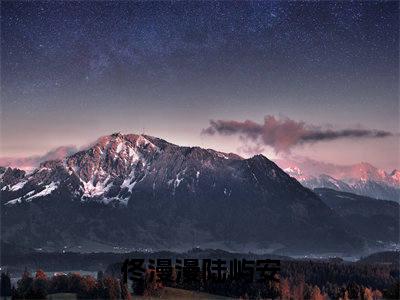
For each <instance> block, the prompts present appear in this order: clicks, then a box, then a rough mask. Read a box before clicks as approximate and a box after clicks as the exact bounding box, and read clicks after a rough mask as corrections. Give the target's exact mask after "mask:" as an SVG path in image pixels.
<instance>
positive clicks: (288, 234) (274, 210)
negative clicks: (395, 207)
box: [0, 134, 363, 252]
mask: <svg viewBox="0 0 400 300" xmlns="http://www.w3.org/2000/svg"><path fill="white" fill-rule="evenodd" d="M0 176H1V179H0V184H1V185H0V188H1V203H2V211H1V213H2V228H1V230H2V239H4V240H6V241H9V242H13V243H16V244H18V243H19V244H23V245H29V246H35V247H55V246H59V245H65V244H75V245H76V244H81V243H88V242H91V243H98V244H99V243H100V244H107V245H110V244H111V245H117V246H129V247H151V248H153V249H157V248H163V249H178V248H180V249H182V247H186V248H188V247H193V246H197V245H199V246H202V247H207V246H210V247H220V248H221V247H222V248H227V249H230V250H234V249H240V250H244V249H247V250H254V249H264V250H265V251H272V250H274V249H278V248H280V249H286V250H290V251H328V250H329V251H340V252H343V251H355V250H356V249H357V251H359V250H360V248H361V247H362V245H363V243H362V239H360V238H358V237H357V236H355V235H354V234H353V233H352V232H351V230H350V229H349V228H346V226H344V224H343V223H342V220H341V218H340V217H339V216H338V215H337V214H336V213H335V212H334V211H332V210H331V209H330V208H329V207H328V206H327V205H326V204H324V203H323V202H322V201H321V200H320V199H319V198H318V196H316V195H315V194H314V193H313V192H312V191H310V190H309V189H306V188H304V187H303V186H302V185H301V184H299V183H298V181H297V180H295V179H293V178H291V177H290V176H288V175H287V174H286V173H285V172H283V171H282V170H281V169H280V168H279V167H278V166H277V165H276V164H274V163H273V162H271V161H270V160H268V159H267V158H266V157H264V156H262V155H257V156H254V157H252V158H249V159H244V158H242V157H240V156H238V155H235V154H229V153H221V152H218V151H214V150H211V149H202V148H199V147H180V146H177V145H174V144H171V143H168V142H166V141H164V140H162V139H159V138H156V137H151V136H147V135H135V134H128V135H122V134H113V135H110V136H105V137H102V138H100V139H99V140H98V141H97V142H96V143H94V144H93V145H92V146H91V147H90V148H89V149H87V150H84V151H80V152H77V153H75V154H73V155H70V156H67V157H65V158H64V159H62V160H53V161H46V162H43V163H42V164H41V165H40V166H39V167H38V168H37V169H35V170H34V171H32V172H30V173H25V172H23V171H19V170H16V169H11V168H7V169H2V170H1V175H0Z"/></svg>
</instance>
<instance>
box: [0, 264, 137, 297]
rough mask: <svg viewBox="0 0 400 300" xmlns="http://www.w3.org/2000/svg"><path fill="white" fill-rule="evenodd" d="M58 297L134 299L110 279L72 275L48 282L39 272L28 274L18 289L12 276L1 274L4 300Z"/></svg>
mask: <svg viewBox="0 0 400 300" xmlns="http://www.w3.org/2000/svg"><path fill="white" fill-rule="evenodd" d="M100 274H101V273H100ZM57 293H74V294H76V295H77V297H78V298H79V299H130V297H129V295H128V294H127V290H126V288H124V286H123V285H121V284H120V281H119V280H118V279H117V278H114V277H110V276H104V277H103V276H98V278H97V279H96V278H94V277H92V276H81V275H80V274H76V273H69V274H67V275H66V274H60V275H55V276H53V277H51V278H48V277H47V275H46V274H45V273H44V272H43V271H42V270H37V271H36V274H35V276H34V277H32V276H31V274H30V273H29V272H24V273H23V274H22V278H21V279H20V280H18V282H17V287H12V286H11V281H10V277H9V275H8V274H5V273H2V274H1V297H12V299H46V297H47V295H49V294H57Z"/></svg>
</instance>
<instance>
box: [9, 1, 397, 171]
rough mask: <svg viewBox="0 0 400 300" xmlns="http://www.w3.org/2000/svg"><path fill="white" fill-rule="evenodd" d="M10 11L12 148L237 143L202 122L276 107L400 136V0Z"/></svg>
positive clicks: (12, 6) (85, 5)
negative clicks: (99, 140)
mask: <svg viewBox="0 0 400 300" xmlns="http://www.w3.org/2000/svg"><path fill="white" fill-rule="evenodd" d="M1 17H2V18H1V42H2V49H1V67H2V68H1V85H2V86H1V87H2V90H1V98H2V140H3V142H2V145H1V147H2V152H3V153H4V154H5V155H8V156H10V155H13V154H35V153H39V152H43V151H44V150H48V149H49V148H52V147H56V146H59V145H64V144H71V143H74V144H83V143H86V142H89V141H90V140H91V139H94V138H96V137H97V136H98V135H102V134H107V133H111V132H113V131H119V130H121V131H125V132H140V131H142V130H145V131H146V132H147V133H150V134H153V135H159V136H163V137H165V138H168V139H170V140H172V141H174V142H177V143H180V144H198V145H202V146H209V147H214V148H218V147H219V148H221V147H222V148H221V150H231V151H235V147H236V146H237V145H236V144H235V143H234V142H233V141H228V142H227V144H226V145H225V146H221V142H220V141H218V140H217V139H206V138H204V137H202V136H201V135H200V131H201V129H202V128H204V127H205V126H207V124H208V122H209V120H210V119H234V120H243V119H253V120H258V121H262V119H263V116H264V115H266V114H275V115H278V114H283V115H286V116H289V117H290V118H293V119H296V120H299V121H300V120H302V121H305V122H308V123H313V124H326V123H329V124H333V125H334V126H338V125H339V126H340V125H343V126H345V127H352V126H354V125H357V124H361V125H362V126H364V127H367V128H374V129H375V128H376V129H380V130H387V131H390V132H396V131H398V101H397V94H398V77H399V74H398V63H399V59H398V50H399V46H398V43H399V34H398V26H399V9H398V3H396V2H385V3H375V2H344V1H343V2H336V1H335V2H322V3H321V2H320V3H317V2H296V3H294V2H286V1H278V2H270V1H268V2H267V1H265V2H221V3H219V2H175V3H174V2H146V3H132V2H131V3H129V2H94V1H93V2H92V1H88V2H54V3H51V2H2V5H1ZM143 128H144V129H143ZM38 135H40V137H41V139H38ZM388 143H391V144H388ZM394 144H396V141H393V140H391V142H387V143H386V144H384V143H383V144H382V147H384V148H385V149H389V148H392V146H393V145H394ZM348 147H350V148H351V147H353V146H352V144H351V143H349V144H348ZM354 147H355V146H354ZM228 148H229V149H228ZM354 149H355V148H354ZM382 151H383V150H382ZM387 151H389V150H387ZM350 152H351V151H350ZM378 152H379V151H378V150H376V149H375V150H374V152H373V153H369V154H368V155H369V156H368V157H367V158H371V159H373V158H374V157H375V156H376V153H378ZM389 156H390V158H388V161H385V162H381V163H385V164H386V163H387V164H389V163H391V164H392V163H393V162H394V160H395V158H394V154H393V152H392V153H391V154H389ZM348 159H349V160H350V159H351V158H350V157H349V158H348ZM352 159H354V160H355V159H356V158H352ZM389 160H390V162H389Z"/></svg>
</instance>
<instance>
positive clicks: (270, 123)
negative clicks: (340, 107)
mask: <svg viewBox="0 0 400 300" xmlns="http://www.w3.org/2000/svg"><path fill="white" fill-rule="evenodd" d="M202 134H204V135H215V134H220V135H226V136H231V135H238V136H239V137H241V138H242V139H245V140H250V141H253V142H254V143H255V144H257V145H258V146H260V145H264V146H270V147H272V148H273V149H274V151H275V152H276V153H279V152H289V151H290V150H291V149H292V148H293V147H295V146H297V145H302V144H310V143H315V142H322V141H333V140H337V139H343V138H385V137H389V136H393V135H394V134H393V133H391V132H388V131H384V130H371V129H359V128H348V129H340V130H334V129H331V128H328V129H325V128H322V127H320V126H313V125H310V124H306V123H305V122H298V121H294V120H292V119H289V118H277V117H275V116H271V115H267V116H265V118H264V123H257V122H254V121H251V120H246V121H244V122H241V121H235V120H211V121H210V126H209V127H208V128H205V129H203V130H202Z"/></svg>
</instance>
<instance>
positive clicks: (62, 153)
mask: <svg viewBox="0 0 400 300" xmlns="http://www.w3.org/2000/svg"><path fill="white" fill-rule="evenodd" d="M77 151H78V148H77V147H76V146H73V145H71V146H61V147H58V148H55V149H53V150H50V151H49V152H47V153H45V154H43V155H33V156H28V157H0V166H2V167H12V168H18V169H22V170H31V169H34V168H36V167H37V166H39V164H40V163H41V162H44V161H47V160H57V159H62V158H64V157H66V156H68V155H71V154H73V153H75V152H77Z"/></svg>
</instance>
